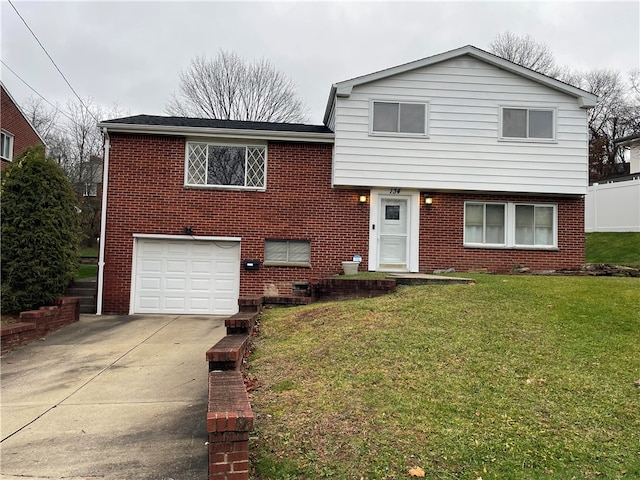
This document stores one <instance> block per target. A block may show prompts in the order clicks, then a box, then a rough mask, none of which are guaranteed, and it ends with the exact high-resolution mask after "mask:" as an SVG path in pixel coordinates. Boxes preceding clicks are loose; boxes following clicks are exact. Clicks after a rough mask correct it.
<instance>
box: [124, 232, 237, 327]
mask: <svg viewBox="0 0 640 480" xmlns="http://www.w3.org/2000/svg"><path fill="white" fill-rule="evenodd" d="M239 288H240V242H235V241H233V242H232V241H218V240H167V239H162V240H156V239H147V238H138V239H137V241H136V272H135V285H134V295H133V298H134V308H133V310H134V313H180V314H213V315H232V314H234V313H237V312H238V294H239Z"/></svg>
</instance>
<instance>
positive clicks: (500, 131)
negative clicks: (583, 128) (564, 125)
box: [498, 105, 558, 143]
mask: <svg viewBox="0 0 640 480" xmlns="http://www.w3.org/2000/svg"><path fill="white" fill-rule="evenodd" d="M505 109H511V110H526V112H527V124H526V127H525V131H526V134H527V136H525V137H505V136H504V110H505ZM531 110H535V111H541V112H551V113H552V122H553V125H552V126H551V138H538V137H529V112H530V111H531ZM499 118H500V122H499V123H500V124H499V125H498V138H499V140H501V141H504V142H535V143H555V142H557V125H558V109H557V108H556V107H552V106H539V107H532V106H522V105H500V115H499Z"/></svg>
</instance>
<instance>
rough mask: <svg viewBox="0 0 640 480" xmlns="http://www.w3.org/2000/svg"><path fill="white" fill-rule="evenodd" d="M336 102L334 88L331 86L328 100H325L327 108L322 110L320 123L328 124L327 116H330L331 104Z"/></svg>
mask: <svg viewBox="0 0 640 480" xmlns="http://www.w3.org/2000/svg"><path fill="white" fill-rule="evenodd" d="M335 102H336V86H335V84H334V85H331V90H330V91H329V99H328V100H327V106H326V108H325V109H324V117H323V119H322V123H323V124H324V125H326V124H327V123H328V122H329V116H330V115H331V108H332V107H333V104H334V103H335Z"/></svg>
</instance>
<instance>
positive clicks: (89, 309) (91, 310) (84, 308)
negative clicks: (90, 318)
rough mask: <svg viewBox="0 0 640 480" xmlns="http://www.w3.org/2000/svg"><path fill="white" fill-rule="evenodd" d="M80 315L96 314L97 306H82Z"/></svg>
mask: <svg viewBox="0 0 640 480" xmlns="http://www.w3.org/2000/svg"><path fill="white" fill-rule="evenodd" d="M80 313H96V304H95V303H94V304H93V305H82V304H80Z"/></svg>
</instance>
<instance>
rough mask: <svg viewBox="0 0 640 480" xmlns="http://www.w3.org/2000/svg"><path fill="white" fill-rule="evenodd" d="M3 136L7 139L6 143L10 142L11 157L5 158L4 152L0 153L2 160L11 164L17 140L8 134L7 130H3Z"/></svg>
mask: <svg viewBox="0 0 640 480" xmlns="http://www.w3.org/2000/svg"><path fill="white" fill-rule="evenodd" d="M1 134H2V136H3V137H4V138H5V139H6V140H5V142H8V144H9V155H8V156H5V155H4V152H2V151H0V159H2V160H5V161H7V162H11V161H13V144H14V140H15V138H14V136H13V135H12V134H11V133H9V132H7V131H6V130H2V131H1ZM0 150H1V149H0Z"/></svg>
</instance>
